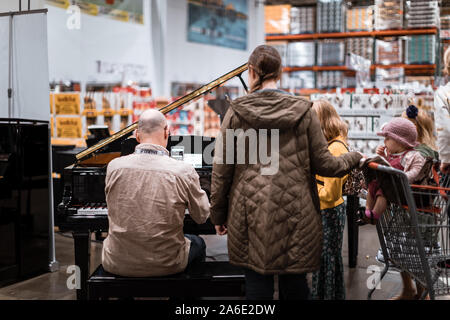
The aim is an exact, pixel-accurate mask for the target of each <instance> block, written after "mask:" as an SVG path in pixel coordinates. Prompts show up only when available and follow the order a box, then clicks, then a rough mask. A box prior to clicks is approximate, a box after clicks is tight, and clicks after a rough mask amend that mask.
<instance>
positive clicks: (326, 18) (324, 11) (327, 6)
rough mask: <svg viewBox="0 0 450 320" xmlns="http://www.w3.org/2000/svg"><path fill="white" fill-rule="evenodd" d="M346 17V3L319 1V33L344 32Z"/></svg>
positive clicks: (332, 0)
mask: <svg viewBox="0 0 450 320" xmlns="http://www.w3.org/2000/svg"><path fill="white" fill-rule="evenodd" d="M344 17H345V5H344V1H342V0H317V32H319V33H326V32H344V29H345V28H344Z"/></svg>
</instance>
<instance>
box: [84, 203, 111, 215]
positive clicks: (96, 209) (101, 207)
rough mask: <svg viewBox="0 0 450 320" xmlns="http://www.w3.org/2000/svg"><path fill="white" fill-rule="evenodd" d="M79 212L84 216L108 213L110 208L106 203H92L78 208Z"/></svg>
mask: <svg viewBox="0 0 450 320" xmlns="http://www.w3.org/2000/svg"><path fill="white" fill-rule="evenodd" d="M77 214H78V215H83V216H98V215H108V208H107V207H106V203H90V204H88V205H86V206H84V207H82V208H80V209H77Z"/></svg>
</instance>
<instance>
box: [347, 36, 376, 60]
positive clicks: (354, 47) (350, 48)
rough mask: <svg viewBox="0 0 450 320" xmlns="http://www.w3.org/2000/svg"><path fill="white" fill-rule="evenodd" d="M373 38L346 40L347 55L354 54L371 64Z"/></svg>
mask: <svg viewBox="0 0 450 320" xmlns="http://www.w3.org/2000/svg"><path fill="white" fill-rule="evenodd" d="M373 41H374V39H373V38H348V39H347V53H354V54H357V55H358V56H361V57H363V58H365V59H368V60H370V62H373Z"/></svg>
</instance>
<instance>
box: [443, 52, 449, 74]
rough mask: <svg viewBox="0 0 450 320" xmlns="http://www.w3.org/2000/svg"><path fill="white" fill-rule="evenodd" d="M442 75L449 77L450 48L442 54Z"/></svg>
mask: <svg viewBox="0 0 450 320" xmlns="http://www.w3.org/2000/svg"><path fill="white" fill-rule="evenodd" d="M444 74H445V75H450V47H448V48H447V50H445V52H444Z"/></svg>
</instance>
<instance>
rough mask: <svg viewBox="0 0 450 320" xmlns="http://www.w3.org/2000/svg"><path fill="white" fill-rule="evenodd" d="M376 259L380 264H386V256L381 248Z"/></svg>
mask: <svg viewBox="0 0 450 320" xmlns="http://www.w3.org/2000/svg"><path fill="white" fill-rule="evenodd" d="M375 259H376V260H377V261H378V262H381V263H383V264H386V261H385V260H384V256H383V250H381V248H380V249H378V252H377V255H376V256H375Z"/></svg>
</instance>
